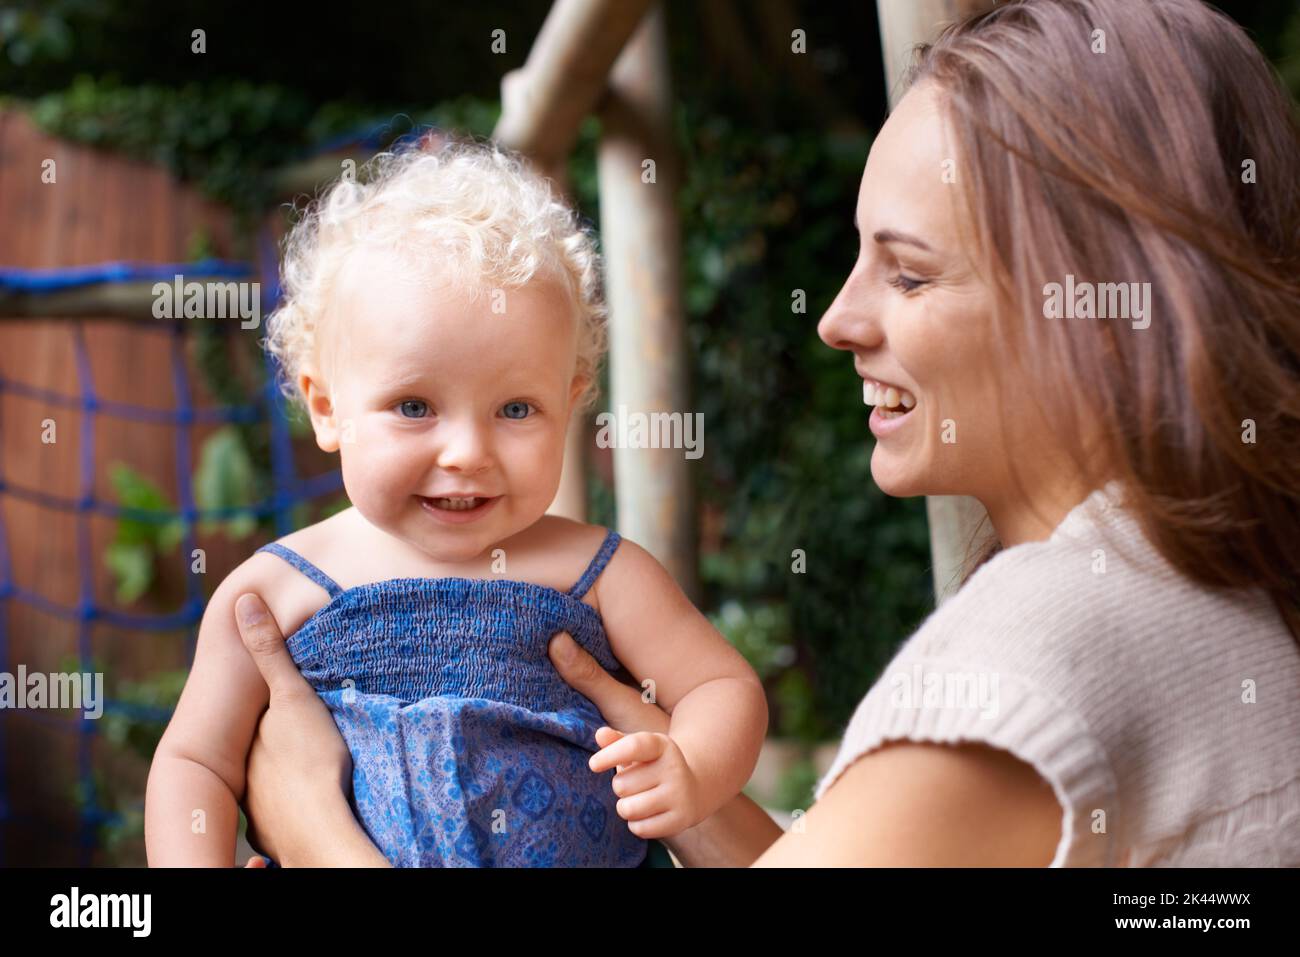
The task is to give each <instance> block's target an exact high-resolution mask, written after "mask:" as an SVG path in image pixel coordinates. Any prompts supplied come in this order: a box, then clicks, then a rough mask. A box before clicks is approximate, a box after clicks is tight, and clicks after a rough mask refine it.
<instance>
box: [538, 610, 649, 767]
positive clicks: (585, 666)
mask: <svg viewBox="0 0 1300 957" xmlns="http://www.w3.org/2000/svg"><path fill="white" fill-rule="evenodd" d="M546 650H547V654H549V655H550V656H551V664H553V665H555V670H556V671H558V672H559V673H560V677H561V678H563V679H564V680H565V681H567V682H568V683H569V686H570V687H571V688H573V690H574V691H577V692H578V693H579V694H581V695H584V696H585V697H587V698H589V699H590V700H591V703H592V704H594V705H595V706H596V708H597V710H599V711H600V715H601V717H602V718H604V719H605V721H606V722H607V724H608V725H609V727H610V728H611V729H617V730H618V731H621V732H623V733H624V734H632V733H634V732H637V731H657V732H662V733H666V732H667V731H668V726H669V725H670V724H671V723H672V719H671V718H670V717H669V716H668V715H667V713H665V712H664V710H663V709H662V708H660V707H659V706H658V705H657V704H655V703H654V702H652V701H647V700H646V699H645V698H644V697H643V696H642V694H641V692H640V691H638V690H637V689H636V688H631V687H628V686H627V685H625V684H623V683H622V682H621V681H619V680H618V679H617V678H615V677H614V676H613V675H612V674H610V673H609V672H608V671H606V670H605V669H604V668H603V667H601V664H600V662H599V661H597V660H596V659H595V658H593V657H592V656H591V655H589V654H588V653H587V652H586V650H585V649H584V648H583V647H582V646H581V645H579V644H578V643H577V642H576V641H574V640H573V637H572V636H571V635H570V634H569V633H568V632H567V631H561V632H557V633H556V634H555V635H554V636H553V637H552V638H551V643H550V645H549V646H548V647H547V649H546ZM601 730H602V731H604V730H606V729H604V728H602V729H601ZM619 737H622V735H618V736H617V737H615V736H612V735H601V734H600V733H599V732H598V736H597V739H596V740H597V742H598V743H600V745H601V747H602V748H603V747H605V746H606V745H607V744H612V743H613V742H614V741H617V740H618V738H619ZM602 739H604V740H602Z"/></svg>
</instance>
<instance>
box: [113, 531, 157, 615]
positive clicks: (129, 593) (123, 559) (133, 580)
mask: <svg viewBox="0 0 1300 957" xmlns="http://www.w3.org/2000/svg"><path fill="white" fill-rule="evenodd" d="M153 557H154V551H153V549H152V548H150V547H149V546H148V545H147V544H144V543H142V542H114V543H113V544H111V545H109V546H108V550H107V551H105V552H104V564H106V565H107V566H108V567H109V569H110V570H111V571H112V572H113V576H114V577H115V578H116V579H117V592H116V594H117V600H118V602H119V603H121V604H123V605H129V604H131V602H133V601H135V600H136V599H137V598H139V597H140V596H141V595H143V594H144V593H145V592H147V591H148V590H149V586H150V585H151V584H153Z"/></svg>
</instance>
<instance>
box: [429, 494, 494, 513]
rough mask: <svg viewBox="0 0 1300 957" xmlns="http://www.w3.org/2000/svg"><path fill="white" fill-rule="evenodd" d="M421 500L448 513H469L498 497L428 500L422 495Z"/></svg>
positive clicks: (456, 497)
mask: <svg viewBox="0 0 1300 957" xmlns="http://www.w3.org/2000/svg"><path fill="white" fill-rule="evenodd" d="M420 498H421V500H422V501H424V502H425V503H426V504H428V505H430V506H431V507H433V508H437V509H442V510H443V511H447V512H469V511H473V510H474V509H476V508H481V507H482V506H484V505H486V504H487V503H488V502H491V501H492V500H493V499H494V498H496V496H492V497H490V498H489V497H485V496H455V497H452V498H428V497H426V496H423V495H421V496H420Z"/></svg>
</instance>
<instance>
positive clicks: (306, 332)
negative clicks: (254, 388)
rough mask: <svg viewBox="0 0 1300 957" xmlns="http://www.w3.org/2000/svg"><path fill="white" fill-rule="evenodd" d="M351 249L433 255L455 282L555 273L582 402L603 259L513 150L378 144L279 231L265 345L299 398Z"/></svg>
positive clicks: (520, 280) (592, 380)
mask: <svg viewBox="0 0 1300 957" xmlns="http://www.w3.org/2000/svg"><path fill="white" fill-rule="evenodd" d="M359 246H367V247H372V248H373V247H379V248H383V249H384V250H385V251H387V252H392V253H395V254H398V255H406V256H408V257H409V258H410V261H412V262H422V263H427V262H430V261H432V260H436V262H437V263H438V266H437V270H438V272H439V274H440V276H445V277H447V278H449V279H451V280H452V281H453V282H456V283H458V284H459V285H461V286H462V287H463V288H470V289H475V288H480V287H483V286H488V285H490V286H492V287H496V288H518V287H521V286H524V285H526V284H527V283H529V282H532V281H533V280H534V279H540V278H545V279H548V280H551V281H554V282H557V283H558V284H559V286H560V287H561V288H562V289H564V290H565V292H566V293H567V294H568V296H569V298H570V300H571V301H572V303H573V309H574V313H575V318H576V319H577V323H578V357H577V368H576V374H577V375H582V376H585V377H586V379H587V386H586V389H585V391H584V392H583V394H582V395H581V396H580V397H579V408H580V409H587V408H590V406H591V404H592V402H593V401H594V399H595V396H596V390H597V373H598V370H599V366H600V361H601V358H602V357H603V355H604V353H605V346H606V331H605V316H606V310H605V306H604V302H603V300H602V298H601V294H600V257H599V255H598V253H597V252H596V246H595V241H594V239H593V237H592V235H591V234H590V233H589V231H588V230H586V229H585V228H584V227H583V226H582V225H581V224H580V222H579V221H578V218H577V215H576V214H575V213H574V211H573V210H572V209H571V208H570V207H569V206H568V205H567V204H566V203H565V202H564V201H563V200H562V199H561V198H560V197H559V196H558V195H557V194H556V192H555V191H554V190H553V189H552V187H551V185H550V182H549V181H548V180H546V179H545V178H543V177H542V176H541V175H539V174H538V173H536V172H535V171H533V170H532V169H531V168H530V167H529V166H528V165H527V163H526V161H525V160H524V159H522V158H521V157H520V156H518V155H517V154H514V153H510V152H507V151H505V150H502V149H501V148H500V147H497V146H495V145H492V144H486V143H478V142H470V141H464V140H456V141H449V142H446V143H444V144H443V145H441V146H439V147H437V148H434V149H425V148H421V147H415V148H410V149H406V150H402V151H400V152H385V153H379V154H377V155H376V156H375V157H374V158H373V159H371V160H370V161H369V162H367V163H366V164H365V165H364V166H363V167H362V168H361V170H359V171H358V176H357V177H356V178H352V177H347V176H343V177H340V178H339V179H338V180H335V181H334V182H333V183H332V184H331V185H330V186H328V187H327V188H326V189H325V191H324V192H323V193H322V194H321V195H320V196H319V197H318V198H317V199H316V200H315V201H314V202H312V203H310V204H308V205H307V207H306V208H305V210H304V211H303V213H302V215H301V217H300V218H299V219H298V221H297V222H296V223H295V225H294V226H293V227H292V228H291V229H290V231H289V233H288V234H287V235H286V236H285V239H284V243H283V263H282V266H281V272H280V283H281V288H282V299H281V301H280V303H279V305H278V306H277V308H276V309H275V311H274V312H273V313H272V314H271V315H270V316H269V317H268V318H267V335H266V338H265V339H264V340H263V342H262V344H263V345H264V346H265V348H266V349H267V351H268V352H270V353H271V354H272V355H274V356H275V358H276V359H277V360H278V363H279V366H280V378H281V382H280V386H281V389H282V390H283V391H284V393H285V394H286V395H287V396H288V397H289V398H290V399H291V400H295V401H301V396H300V394H299V390H298V386H297V382H298V377H299V374H300V372H301V370H302V367H303V364H304V362H306V361H307V360H308V359H309V358H311V357H312V356H313V355H314V353H315V349H316V346H317V330H318V329H319V328H320V322H321V317H322V315H323V314H324V311H325V306H326V303H327V302H328V300H329V296H330V295H331V289H332V285H333V283H334V280H335V278H336V277H337V275H338V273H339V270H340V268H341V267H342V265H343V263H344V262H345V260H346V259H347V256H348V255H349V254H350V253H351V252H352V251H353V250H354V249H356V248H358V247H359Z"/></svg>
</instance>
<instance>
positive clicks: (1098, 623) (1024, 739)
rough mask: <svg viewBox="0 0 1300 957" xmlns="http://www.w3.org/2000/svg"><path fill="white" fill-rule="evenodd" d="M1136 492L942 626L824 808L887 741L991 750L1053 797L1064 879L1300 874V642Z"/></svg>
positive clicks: (1007, 554)
mask: <svg viewBox="0 0 1300 957" xmlns="http://www.w3.org/2000/svg"><path fill="white" fill-rule="evenodd" d="M1121 489H1122V487H1121V486H1120V485H1119V484H1118V483H1114V482H1112V483H1111V484H1110V485H1107V486H1106V487H1105V488H1103V489H1098V490H1097V491H1094V492H1093V493H1092V494H1091V495H1090V496H1089V497H1088V498H1087V499H1086V500H1085V501H1083V502H1082V503H1080V504H1079V505H1078V506H1077V507H1076V508H1075V509H1074V510H1073V511H1071V512H1070V513H1069V514H1068V515H1067V516H1066V517H1065V519H1064V520H1063V521H1062V522H1061V524H1060V525H1059V526H1058V527H1057V528H1056V530H1055V531H1054V532H1053V533H1052V535H1051V537H1050V538H1049V539H1048V540H1046V541H1042V542H1030V543H1026V544H1022V545H1017V546H1014V547H1012V548H1009V549H1006V550H1004V551H1002V552H1001V553H999V554H998V555H996V556H995V557H994V558H992V559H991V560H990V561H988V562H987V563H986V564H985V565H984V566H983V567H981V568H980V569H979V570H978V571H977V572H976V573H975V574H974V575H973V576H971V578H970V580H969V581H968V582H967V583H966V584H965V585H964V586H963V587H962V588H961V589H960V590H959V591H958V592H957V593H956V594H955V595H953V596H952V597H951V598H950V599H949V600H948V601H946V602H945V603H944V604H942V605H941V606H940V607H939V608H938V609H936V610H935V611H934V612H933V613H932V614H931V615H930V617H929V618H927V619H926V621H925V622H924V623H923V624H922V625H921V627H920V628H919V629H918V630H917V632H916V633H915V634H914V635H912V637H911V638H909V639H908V640H907V641H906V642H905V643H904V644H903V646H902V647H901V648H900V649H899V651H898V653H897V654H896V655H895V657H894V659H893V660H892V661H891V663H890V665H889V667H888V668H887V669H886V671H885V673H884V675H882V677H881V678H880V680H879V681H878V682H877V683H876V684H875V685H874V686H873V687H872V688H871V690H870V691H869V692H868V693H867V696H866V697H865V698H864V699H863V700H862V702H861V703H860V704H859V705H858V708H857V711H856V712H855V713H854V715H853V718H852V720H851V721H850V722H849V726H848V729H847V731H846V732H845V735H844V740H843V743H842V744H841V746H840V750H839V753H838V754H837V756H836V758H835V761H834V763H833V764H832V765H831V767H830V770H829V771H828V772H827V774H826V775H825V777H823V778H822V780H821V782H820V783H819V784H818V786H817V791H816V796H817V797H818V798H820V797H821V796H822V794H823V793H824V792H825V791H826V789H827V788H828V787H829V786H830V785H831V784H832V783H833V782H834V781H835V779H836V778H837V777H839V775H840V774H841V772H843V771H844V770H845V769H846V768H847V767H848V766H849V765H850V764H851V763H852V762H853V761H854V760H855V759H856V758H858V757H860V756H861V755H863V754H865V753H866V752H868V751H870V750H872V749H873V748H875V747H877V746H878V745H880V744H882V743H883V742H886V741H890V740H895V739H911V740H915V741H931V742H956V741H977V742H984V743H986V744H988V745H990V746H992V747H995V748H999V749H1003V750H1006V751H1009V752H1010V753H1012V754H1014V755H1015V756H1017V757H1018V758H1020V759H1021V760H1023V761H1026V762H1028V763H1029V764H1031V765H1032V766H1033V767H1034V768H1036V769H1037V770H1038V772H1039V773H1040V774H1041V775H1042V776H1043V777H1044V778H1045V779H1046V780H1047V781H1049V782H1050V783H1051V785H1052V788H1053V789H1054V790H1055V792H1056V797H1057V799H1058V800H1059V801H1060V804H1061V807H1062V808H1063V809H1064V818H1063V820H1062V825H1061V831H1062V833H1061V840H1060V843H1059V844H1058V845H1057V848H1056V855H1055V857H1054V858H1053V860H1052V866H1054V867H1059V866H1080V865H1082V866H1090V865H1091V866H1097V865H1102V866H1148V865H1177V866H1284V867H1297V866H1300V646H1297V643H1296V642H1295V640H1294V639H1293V638H1292V637H1291V636H1290V635H1289V634H1288V632H1287V630H1286V627H1285V625H1284V624H1283V623H1282V619H1281V616H1280V615H1279V614H1278V612H1277V609H1276V608H1275V607H1274V605H1273V604H1272V602H1271V601H1270V600H1269V599H1268V597H1267V596H1266V595H1265V594H1264V593H1263V592H1262V591H1260V590H1258V589H1252V590H1238V591H1235V592H1225V591H1214V590H1210V589H1206V588H1203V587H1201V586H1199V585H1197V584H1195V583H1193V582H1192V581H1190V580H1189V579H1187V578H1185V577H1184V576H1182V575H1180V574H1179V573H1178V572H1176V571H1175V570H1174V569H1173V568H1172V567H1171V566H1170V565H1169V564H1168V563H1166V562H1165V561H1164V560H1163V559H1162V558H1161V557H1160V556H1159V555H1158V554H1157V553H1156V551H1155V550H1154V548H1153V547H1152V546H1151V545H1150V543H1149V542H1148V541H1147V539H1146V538H1145V536H1144V535H1143V534H1142V532H1141V531H1140V530H1139V528H1138V526H1137V523H1136V521H1135V520H1134V518H1133V517H1132V516H1131V515H1130V514H1129V513H1128V512H1127V511H1125V509H1124V508H1123V506H1122V492H1121ZM1297 547H1300V543H1297Z"/></svg>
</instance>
